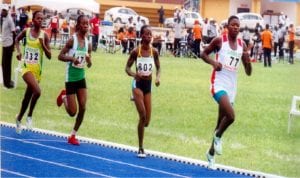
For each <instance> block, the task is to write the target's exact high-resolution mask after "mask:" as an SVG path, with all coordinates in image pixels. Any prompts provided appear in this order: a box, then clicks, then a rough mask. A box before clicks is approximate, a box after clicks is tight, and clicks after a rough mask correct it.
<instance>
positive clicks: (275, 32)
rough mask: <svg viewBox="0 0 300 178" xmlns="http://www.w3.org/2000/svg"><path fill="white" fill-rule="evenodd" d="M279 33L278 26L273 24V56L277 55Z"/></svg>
mask: <svg viewBox="0 0 300 178" xmlns="http://www.w3.org/2000/svg"><path fill="white" fill-rule="evenodd" d="M279 33H280V31H279V30H278V27H277V26H275V27H274V31H273V42H274V47H273V50H274V57H276V56H277V48H278V46H279Z"/></svg>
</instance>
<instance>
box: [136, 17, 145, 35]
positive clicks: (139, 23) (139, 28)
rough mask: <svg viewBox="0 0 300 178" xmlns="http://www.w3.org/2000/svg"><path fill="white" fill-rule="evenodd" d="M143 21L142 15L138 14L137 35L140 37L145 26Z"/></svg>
mask: <svg viewBox="0 0 300 178" xmlns="http://www.w3.org/2000/svg"><path fill="white" fill-rule="evenodd" d="M143 25H144V24H143V22H142V21H141V17H140V16H138V17H137V21H136V25H135V30H136V37H137V38H140V37H141V35H140V32H141V27H142V26H143Z"/></svg>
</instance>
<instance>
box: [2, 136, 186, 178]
mask: <svg viewBox="0 0 300 178" xmlns="http://www.w3.org/2000/svg"><path fill="white" fill-rule="evenodd" d="M1 137H3V138H6V139H11V140H17V141H20V142H23V143H27V144H33V145H37V146H41V147H46V148H49V149H53V150H59V151H63V152H68V153H73V154H77V155H81V156H86V157H90V158H95V159H99V160H104V161H108V162H112V163H117V164H121V165H126V166H131V167H134V168H139V169H144V170H148V171H153V172H157V173H161V174H166V175H170V176H176V177H184V178H187V177H188V176H184V175H180V174H176V173H171V172H167V171H162V170H158V169H152V168H147V167H144V166H139V165H135V164H131V163H126V162H122V161H116V160H112V159H108V158H104V157H100V156H95V155H91V154H86V153H79V152H76V151H71V150H67V149H63V148H57V147H54V146H48V145H43V144H40V143H35V142H30V141H25V140H22V139H16V138H13V137H6V136H1Z"/></svg>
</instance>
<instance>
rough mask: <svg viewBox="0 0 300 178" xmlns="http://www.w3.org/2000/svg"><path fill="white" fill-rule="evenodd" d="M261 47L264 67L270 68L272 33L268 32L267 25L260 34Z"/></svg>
mask: <svg viewBox="0 0 300 178" xmlns="http://www.w3.org/2000/svg"><path fill="white" fill-rule="evenodd" d="M261 41H262V47H263V51H264V66H265V67H267V66H269V67H271V66H272V65H271V50H272V32H271V31H270V30H269V24H266V29H265V30H264V31H263V32H262V34H261Z"/></svg>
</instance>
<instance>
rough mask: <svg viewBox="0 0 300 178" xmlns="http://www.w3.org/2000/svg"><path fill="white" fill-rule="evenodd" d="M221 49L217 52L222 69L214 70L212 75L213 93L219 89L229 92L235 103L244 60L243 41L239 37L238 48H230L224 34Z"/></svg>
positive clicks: (231, 99)
mask: <svg viewBox="0 0 300 178" xmlns="http://www.w3.org/2000/svg"><path fill="white" fill-rule="evenodd" d="M221 38H222V46H221V49H220V50H219V51H218V52H217V53H216V60H217V61H218V62H220V63H221V64H222V70H221V71H216V70H213V72H212V75H211V93H212V95H214V94H215V93H217V92H218V91H221V90H224V91H226V92H227V94H228V96H229V98H230V101H231V102H232V103H233V102H234V99H235V95H236V90H237V71H238V67H239V65H240V63H241V60H242V54H243V43H242V40H241V39H240V38H238V39H237V49H236V50H233V49H231V48H230V45H229V40H228V36H227V35H222V36H221Z"/></svg>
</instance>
